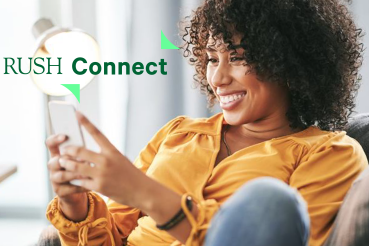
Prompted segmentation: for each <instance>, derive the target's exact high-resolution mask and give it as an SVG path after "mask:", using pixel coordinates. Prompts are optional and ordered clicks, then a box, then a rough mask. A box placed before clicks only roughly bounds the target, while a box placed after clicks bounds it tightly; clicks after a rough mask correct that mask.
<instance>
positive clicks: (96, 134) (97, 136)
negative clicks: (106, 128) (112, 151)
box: [76, 111, 114, 150]
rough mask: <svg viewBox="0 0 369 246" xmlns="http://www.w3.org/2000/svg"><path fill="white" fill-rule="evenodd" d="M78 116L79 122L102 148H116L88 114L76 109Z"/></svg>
mask: <svg viewBox="0 0 369 246" xmlns="http://www.w3.org/2000/svg"><path fill="white" fill-rule="evenodd" d="M76 117H77V120H78V122H79V123H80V124H81V125H82V126H83V127H84V128H85V129H86V130H87V132H88V133H89V134H90V135H91V136H92V137H93V139H94V140H95V141H96V143H97V144H98V145H99V146H100V147H101V149H102V150H103V149H105V148H112V147H113V148H114V146H113V145H112V144H111V143H110V141H109V140H108V139H107V138H106V137H105V136H104V134H102V133H101V132H100V130H99V129H98V128H97V127H96V126H94V125H93V124H92V123H91V122H90V121H89V120H88V119H87V117H86V116H84V115H83V114H82V113H81V112H79V111H76Z"/></svg>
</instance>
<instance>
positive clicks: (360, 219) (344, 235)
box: [37, 114, 369, 246]
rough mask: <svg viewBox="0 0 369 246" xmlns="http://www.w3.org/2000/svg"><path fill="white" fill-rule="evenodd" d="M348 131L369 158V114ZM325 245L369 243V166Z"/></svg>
mask: <svg viewBox="0 0 369 246" xmlns="http://www.w3.org/2000/svg"><path fill="white" fill-rule="evenodd" d="M346 131H347V133H348V135H349V136H351V137H353V138H355V139H356V140H357V141H358V142H359V143H360V144H361V146H362V147H363V149H364V151H365V154H366V156H367V157H368V158H369V114H361V115H357V116H355V117H354V118H353V119H352V120H351V121H350V123H349V124H348V127H347V129H346ZM37 245H38V246H59V245H61V244H60V240H59V237H58V234H57V231H56V230H55V229H54V228H53V227H52V226H50V227H48V228H47V229H45V230H44V232H43V233H42V235H41V236H40V240H39V242H38V244H37ZM324 246H369V168H367V169H366V171H364V172H363V173H362V174H361V175H360V176H359V177H358V178H357V179H356V181H355V182H354V184H353V186H352V188H351V189H350V190H349V192H348V193H347V195H346V197H345V199H344V202H343V204H342V206H341V208H340V211H339V213H338V215H337V217H336V219H335V223H334V226H333V228H332V231H331V233H330V236H329V238H328V240H327V241H326V242H325V244H324Z"/></svg>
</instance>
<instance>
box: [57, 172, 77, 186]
mask: <svg viewBox="0 0 369 246" xmlns="http://www.w3.org/2000/svg"><path fill="white" fill-rule="evenodd" d="M80 178H83V177H82V175H80V174H78V173H73V172H68V171H57V172H53V173H51V174H50V180H51V181H52V182H54V183H58V184H62V183H66V182H69V181H71V180H74V179H80Z"/></svg>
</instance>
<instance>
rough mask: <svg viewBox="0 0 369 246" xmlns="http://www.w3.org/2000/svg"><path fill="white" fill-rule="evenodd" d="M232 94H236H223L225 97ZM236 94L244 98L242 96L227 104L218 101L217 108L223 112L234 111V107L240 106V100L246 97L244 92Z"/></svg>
mask: <svg viewBox="0 0 369 246" xmlns="http://www.w3.org/2000/svg"><path fill="white" fill-rule="evenodd" d="M232 94H237V93H231V94H224V95H225V96H226V95H232ZM238 94H245V95H244V96H242V97H241V98H239V99H237V100H235V101H232V102H228V103H222V102H221V101H219V106H220V107H221V108H222V109H223V110H228V111H229V110H232V109H234V108H235V107H237V105H238V104H240V103H241V102H242V100H243V99H244V98H245V97H246V96H247V93H246V92H244V91H243V92H241V93H238Z"/></svg>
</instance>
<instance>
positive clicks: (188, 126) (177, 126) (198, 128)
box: [162, 113, 223, 135]
mask: <svg viewBox="0 0 369 246" xmlns="http://www.w3.org/2000/svg"><path fill="white" fill-rule="evenodd" d="M222 122H223V115H222V114H221V113H219V114H216V115H213V116H211V117H209V118H191V117H188V116H184V115H181V116H178V117H176V118H174V119H172V120H170V121H169V122H168V123H167V124H166V125H165V126H164V127H163V128H162V130H166V131H167V134H174V133H180V132H182V133H183V132H195V133H200V134H207V135H217V134H218V132H219V128H221V126H222Z"/></svg>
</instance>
